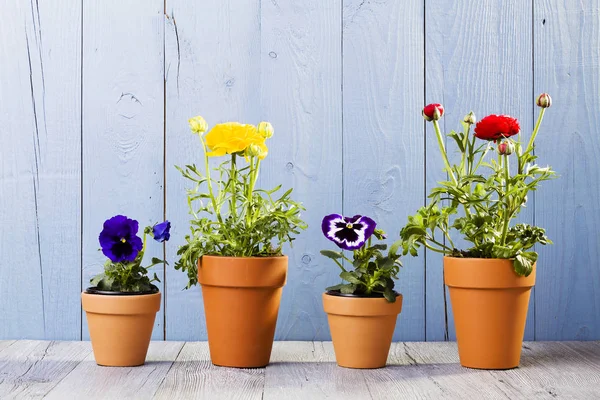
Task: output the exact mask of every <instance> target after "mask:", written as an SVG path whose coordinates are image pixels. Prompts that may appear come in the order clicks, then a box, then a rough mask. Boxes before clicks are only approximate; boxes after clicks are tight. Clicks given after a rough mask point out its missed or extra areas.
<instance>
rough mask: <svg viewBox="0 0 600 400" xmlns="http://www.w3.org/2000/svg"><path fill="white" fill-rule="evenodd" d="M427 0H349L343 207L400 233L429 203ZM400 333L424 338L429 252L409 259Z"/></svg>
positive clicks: (394, 233) (402, 279) (394, 234)
mask: <svg viewBox="0 0 600 400" xmlns="http://www.w3.org/2000/svg"><path fill="white" fill-rule="evenodd" d="M423 22H424V21H423V1H421V0H414V1H409V2H407V1H388V2H364V1H346V2H344V19H343V46H344V47H343V55H344V57H343V63H344V64H343V71H344V86H343V99H344V145H343V153H344V182H343V189H344V213H345V214H346V215H355V214H364V215H369V216H371V217H372V218H373V219H375V221H377V222H378V223H379V225H378V226H379V227H380V228H382V229H383V230H385V231H386V232H387V233H388V235H389V239H388V241H389V243H392V242H393V241H395V240H397V238H398V233H399V231H400V227H401V226H402V225H403V224H404V223H405V222H406V219H407V216H408V215H409V214H412V213H413V212H414V211H416V210H417V209H418V208H419V207H420V206H422V205H423V189H424V188H423V177H424V159H423V119H422V118H421V115H420V110H421V107H422V104H423V87H424V76H423V68H424V65H423V62H424V61H423V49H424V38H423ZM404 261H405V268H404V269H403V270H402V271H401V273H400V280H399V282H398V286H397V290H398V291H400V292H402V293H403V294H404V295H405V301H404V304H403V308H402V313H401V314H400V317H399V318H398V325H397V329H396V332H395V335H394V338H395V339H396V340H398V339H402V340H423V339H425V321H424V317H425V308H424V306H425V303H424V300H425V291H424V290H425V285H424V284H425V281H424V279H425V274H424V260H423V258H418V259H409V258H405V259H404ZM333 283H337V282H333Z"/></svg>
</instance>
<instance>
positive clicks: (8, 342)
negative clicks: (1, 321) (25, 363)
mask: <svg viewBox="0 0 600 400" xmlns="http://www.w3.org/2000/svg"><path fill="white" fill-rule="evenodd" d="M14 343H16V341H15V340H0V352H1V351H2V350H4V349H6V348H7V347H10V346H12V345H13V344H14Z"/></svg>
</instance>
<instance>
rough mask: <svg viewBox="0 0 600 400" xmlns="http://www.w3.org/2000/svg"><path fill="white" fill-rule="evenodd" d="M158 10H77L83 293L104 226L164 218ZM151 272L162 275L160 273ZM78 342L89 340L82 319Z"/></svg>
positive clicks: (142, 5)
mask: <svg viewBox="0 0 600 400" xmlns="http://www.w3.org/2000/svg"><path fill="white" fill-rule="evenodd" d="M163 6H164V5H163V1H162V0H153V1H145V0H136V1H129V2H126V3H122V2H120V1H118V0H110V1H103V2H86V3H85V5H84V10H83V15H84V23H83V27H84V28H83V29H84V32H83V49H84V54H83V71H84V73H83V102H84V108H83V272H82V289H84V288H86V287H88V286H89V280H90V278H91V277H92V276H94V275H95V274H96V273H98V272H100V271H101V270H102V266H103V264H104V262H105V261H106V257H104V255H103V254H102V253H101V252H99V251H98V247H99V244H98V235H99V233H100V231H101V230H102V224H103V223H104V221H105V220H106V219H108V218H110V217H112V216H114V215H117V214H124V215H127V216H128V217H130V218H133V219H136V220H138V221H139V224H140V230H143V229H144V227H145V226H147V225H152V224H154V223H156V222H160V221H161V220H162V218H163V214H164V208H163V207H164V196H163V167H164V163H163V157H164V155H163V150H164V134H163V113H164V110H163V105H164V95H163ZM107 23H108V24H109V25H110V29H107ZM139 234H140V235H141V234H142V232H139ZM152 256H157V257H162V256H163V251H162V247H161V246H160V245H158V244H157V243H154V242H153V241H152V240H151V241H150V243H149V244H148V248H147V252H146V260H147V263H149V261H150V258H151V257H152ZM152 272H156V273H157V275H159V276H162V275H163V270H162V267H155V268H153V271H151V273H152ZM158 286H159V287H161V290H162V284H159V285H158ZM162 308H164V307H162ZM163 319H164V317H163V310H162V309H161V311H160V312H159V313H158V314H157V316H156V322H155V325H154V332H153V336H152V337H153V338H155V339H162V338H164V332H163ZM82 335H83V337H84V338H88V337H89V335H88V329H87V320H86V319H85V318H83V327H82Z"/></svg>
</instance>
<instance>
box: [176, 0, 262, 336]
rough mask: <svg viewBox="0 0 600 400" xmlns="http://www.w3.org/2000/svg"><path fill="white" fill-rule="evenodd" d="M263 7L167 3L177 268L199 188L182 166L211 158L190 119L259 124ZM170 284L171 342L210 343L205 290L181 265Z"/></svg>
mask: <svg viewBox="0 0 600 400" xmlns="http://www.w3.org/2000/svg"><path fill="white" fill-rule="evenodd" d="M259 8H260V2H259V1H257V0H243V1H236V2H232V1H220V0H210V1H203V2H190V1H181V0H167V2H166V16H165V18H166V21H165V35H166V37H165V48H166V53H165V63H166V66H165V71H166V75H165V79H166V99H167V103H166V180H167V199H166V200H167V208H166V213H167V217H168V218H169V220H171V221H172V223H173V230H172V236H171V240H170V241H169V243H168V244H167V257H168V259H169V262H171V263H174V262H175V261H176V257H177V255H176V252H177V248H178V247H179V246H180V245H181V244H182V243H183V242H184V237H185V235H186V234H188V233H189V231H190V230H189V221H190V219H191V217H190V215H189V214H188V205H187V200H186V188H190V187H191V185H190V182H188V181H186V179H184V178H183V177H182V176H181V174H180V173H179V172H178V171H177V170H176V169H175V167H174V165H181V166H184V165H186V164H194V163H195V164H197V165H203V160H204V158H203V154H202V148H201V146H200V143H198V138H197V136H195V135H193V134H191V133H190V130H189V127H188V123H187V120H188V119H189V118H191V117H193V116H196V115H202V116H203V117H204V118H206V120H207V122H208V123H209V126H213V125H214V124H217V123H219V122H226V121H242V122H247V123H258V122H259V114H260V113H259V107H260V101H259V98H260V89H259V88H260V58H259V52H260V29H259V25H260V16H259ZM220 161H222V160H215V162H220ZM267 162H268V160H267V161H266V162H265V164H266V163H267ZM166 282H167V288H166V292H167V299H166V310H167V330H166V337H167V339H169V340H198V339H206V326H205V321H204V313H203V303H202V296H201V295H200V288H199V287H195V288H192V289H190V290H185V291H184V290H183V288H185V286H186V284H187V276H186V275H185V274H184V273H182V272H181V271H175V270H174V269H173V268H169V269H168V270H167V273H166Z"/></svg>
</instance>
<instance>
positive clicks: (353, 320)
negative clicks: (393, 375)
mask: <svg viewBox="0 0 600 400" xmlns="http://www.w3.org/2000/svg"><path fill="white" fill-rule="evenodd" d="M376 226H377V224H376V222H375V221H373V220H372V219H371V218H369V217H366V216H361V215H355V216H353V217H344V216H342V215H339V214H331V215H327V216H326V217H325V218H323V222H322V224H321V228H322V230H323V234H324V235H325V237H326V238H327V239H329V240H331V241H332V242H334V243H335V244H336V245H337V246H338V247H339V248H340V249H342V250H349V251H352V258H348V257H347V256H346V255H345V254H344V253H343V251H333V250H322V251H321V254H322V255H324V256H326V257H329V258H330V259H332V260H333V261H334V262H335V263H336V264H337V266H338V267H340V269H341V272H340V278H342V280H343V281H344V282H342V283H340V284H338V285H335V286H331V287H328V288H327V289H326V292H325V293H323V308H324V310H325V312H326V313H327V319H328V321H329V329H330V331H331V338H332V341H333V347H334V350H335V358H336V361H337V363H338V365H340V366H341V367H347V368H381V367H384V366H385V364H386V362H387V357H388V352H389V350H390V345H391V343H392V336H393V335H394V329H395V327H396V319H397V317H398V314H400V311H401V309H402V295H401V294H399V293H397V292H395V291H394V279H397V274H398V272H399V270H400V267H401V266H402V264H401V262H400V254H398V250H400V246H401V244H402V242H401V241H400V240H399V241H397V242H396V243H394V244H392V246H391V247H390V249H389V251H387V252H386V250H387V245H386V244H383V243H376V244H373V243H372V240H373V236H374V237H375V238H376V239H377V240H379V241H381V240H384V239H385V238H386V235H385V232H383V231H382V230H380V229H377V228H376ZM345 262H347V263H348V266H346V267H345V266H344V263H345Z"/></svg>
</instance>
